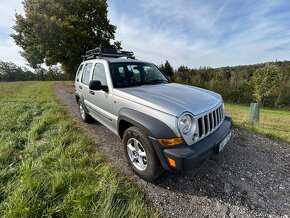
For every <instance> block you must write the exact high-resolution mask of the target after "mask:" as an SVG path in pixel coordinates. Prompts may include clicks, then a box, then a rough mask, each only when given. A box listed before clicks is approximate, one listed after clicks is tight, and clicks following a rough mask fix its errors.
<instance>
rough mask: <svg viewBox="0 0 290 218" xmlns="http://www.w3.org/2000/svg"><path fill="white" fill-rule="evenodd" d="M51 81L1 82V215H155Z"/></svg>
mask: <svg viewBox="0 0 290 218" xmlns="http://www.w3.org/2000/svg"><path fill="white" fill-rule="evenodd" d="M53 84H54V83H52V82H16V83H1V85H0V103H1V107H0V117H1V119H0V140H1V145H0V217H20V216H21V217H41V216H44V217H156V216H158V213H157V212H156V211H155V210H154V209H153V207H152V206H151V205H150V203H148V201H147V200H146V199H145V197H144V195H143V193H142V192H141V191H140V190H139V189H138V188H136V187H135V185H133V184H131V182H130V181H128V179H124V178H123V177H122V175H119V174H118V173H117V171H116V170H115V169H114V168H113V167H112V166H111V164H109V163H108V162H107V161H106V160H105V159H104V158H103V157H102V155H100V153H99V152H98V151H96V149H95V145H94V143H93V142H92V140H90V138H89V137H88V136H86V135H84V134H83V133H82V132H81V131H80V130H79V129H78V127H77V125H76V123H75V122H74V121H72V120H70V119H68V117H67V116H66V114H65V112H64V109H63V107H62V106H61V104H60V103H59V102H58V100H56V98H55V96H54V93H53V89H52V87H53Z"/></svg>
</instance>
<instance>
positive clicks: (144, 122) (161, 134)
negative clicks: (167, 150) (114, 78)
mask: <svg viewBox="0 0 290 218" xmlns="http://www.w3.org/2000/svg"><path fill="white" fill-rule="evenodd" d="M122 120H124V121H127V122H129V123H131V124H132V125H134V126H136V127H138V128H140V129H141V130H143V131H144V132H145V133H146V134H147V135H148V136H151V137H153V138H156V139H166V138H175V137H177V136H176V134H175V133H174V132H173V131H172V129H171V128H170V127H169V126H167V125H166V124H165V123H164V122H162V121H160V120H159V119H157V118H155V117H153V116H150V115H147V114H144V113H142V112H140V111H136V110H132V109H129V108H123V109H121V110H120V112H119V116H118V122H117V125H118V133H119V134H120V128H119V126H120V122H121V121H122Z"/></svg>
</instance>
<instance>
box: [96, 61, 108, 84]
mask: <svg viewBox="0 0 290 218" xmlns="http://www.w3.org/2000/svg"><path fill="white" fill-rule="evenodd" d="M93 80H99V81H100V82H101V84H102V85H104V86H106V85H107V80H106V72H105V67H104V65H103V64H96V65H95V68H94V72H93Z"/></svg>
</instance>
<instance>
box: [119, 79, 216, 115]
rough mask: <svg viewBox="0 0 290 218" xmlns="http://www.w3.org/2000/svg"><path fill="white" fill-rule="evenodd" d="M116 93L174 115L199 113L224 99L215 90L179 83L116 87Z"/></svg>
mask: <svg viewBox="0 0 290 218" xmlns="http://www.w3.org/2000/svg"><path fill="white" fill-rule="evenodd" d="M114 94H115V95H117V96H118V97H122V98H125V99H127V100H130V101H134V102H136V103H138V104H142V105H145V106H148V107H151V108H154V109H156V110H160V111H163V112H165V113H168V114H171V115H174V116H179V115H180V114H181V113H183V112H185V111H188V112H191V113H192V114H193V115H199V114H201V113H204V112H206V111H208V110H210V109H212V108H213V107H215V106H216V105H217V104H219V103H220V102H221V100H222V99H221V96H220V95H219V94H217V93H215V92H211V91H208V90H205V89H201V88H198V87H194V86H188V85H182V84H177V83H165V84H156V85H143V86H138V87H130V88H121V89H116V91H115V92H114Z"/></svg>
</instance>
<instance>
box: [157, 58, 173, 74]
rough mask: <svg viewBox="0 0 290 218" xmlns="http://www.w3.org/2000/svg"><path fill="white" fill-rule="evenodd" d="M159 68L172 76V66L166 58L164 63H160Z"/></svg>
mask: <svg viewBox="0 0 290 218" xmlns="http://www.w3.org/2000/svg"><path fill="white" fill-rule="evenodd" d="M159 68H160V70H161V71H162V72H163V73H165V74H166V75H167V76H169V77H172V76H173V67H172V66H171V64H170V63H169V62H168V60H166V61H165V64H161V65H160V67H159Z"/></svg>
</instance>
